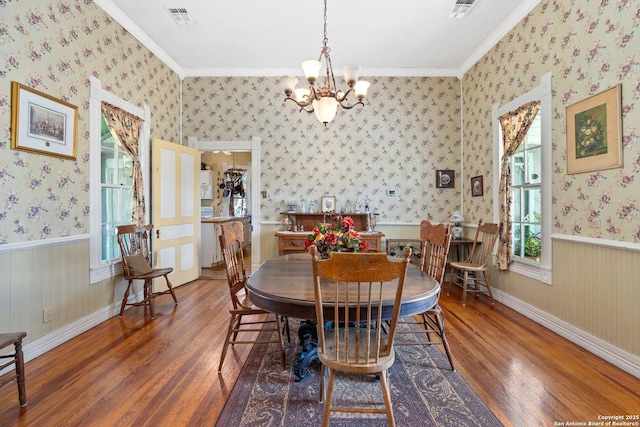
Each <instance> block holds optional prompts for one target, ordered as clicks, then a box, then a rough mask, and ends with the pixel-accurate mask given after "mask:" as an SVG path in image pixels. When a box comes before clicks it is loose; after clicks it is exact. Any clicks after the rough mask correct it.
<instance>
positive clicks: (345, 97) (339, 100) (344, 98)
mask: <svg viewBox="0 0 640 427" xmlns="http://www.w3.org/2000/svg"><path fill="white" fill-rule="evenodd" d="M353 90H354V89H353V88H349V90H348V91H346V92H345V93H344V94H343V95H342V96H338V92H336V101H338V102H339V103H342V101H345V100H346V99H347V96H349V94H350V93H351V92H353Z"/></svg>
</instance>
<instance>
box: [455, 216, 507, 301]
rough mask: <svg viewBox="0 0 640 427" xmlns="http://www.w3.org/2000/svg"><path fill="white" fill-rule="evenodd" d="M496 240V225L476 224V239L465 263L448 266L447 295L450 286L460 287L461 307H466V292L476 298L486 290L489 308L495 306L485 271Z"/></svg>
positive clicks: (487, 223) (488, 223)
mask: <svg viewBox="0 0 640 427" xmlns="http://www.w3.org/2000/svg"><path fill="white" fill-rule="evenodd" d="M497 239H498V224H493V223H490V222H486V223H483V222H482V221H480V222H478V228H477V229H476V237H475V239H474V241H473V246H472V247H471V252H470V253H469V257H468V258H467V259H466V260H465V261H462V262H457V261H454V262H452V263H451V264H450V265H451V276H450V277H449V283H448V285H447V295H449V291H450V290H451V285H452V284H454V285H457V286H460V287H461V288H462V305H466V303H467V292H473V293H475V295H476V298H477V297H478V296H479V294H480V293H484V289H486V291H487V295H488V296H489V298H490V299H491V306H492V307H493V306H494V305H495V303H494V301H493V294H492V293H491V285H490V283H489V276H488V275H487V270H488V269H489V264H490V262H491V257H492V253H493V247H494V245H495V244H496V240H497Z"/></svg>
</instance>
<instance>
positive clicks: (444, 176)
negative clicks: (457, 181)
mask: <svg viewBox="0 0 640 427" xmlns="http://www.w3.org/2000/svg"><path fill="white" fill-rule="evenodd" d="M454 178H455V174H454V172H453V170H451V169H446V170H436V188H453V187H454Z"/></svg>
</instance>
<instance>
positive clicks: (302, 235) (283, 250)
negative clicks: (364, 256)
mask: <svg viewBox="0 0 640 427" xmlns="http://www.w3.org/2000/svg"><path fill="white" fill-rule="evenodd" d="M312 229H313V227H311V228H309V230H308V231H278V232H276V237H277V238H278V253H279V254H280V255H286V254H290V253H294V252H304V241H305V240H307V237H309V234H310V233H311V230H312ZM305 230H306V226H305ZM358 234H360V238H361V239H363V240H364V241H366V242H367V247H368V249H367V252H380V251H381V250H382V238H383V237H384V234H382V233H379V232H377V231H374V232H372V233H367V232H364V231H358Z"/></svg>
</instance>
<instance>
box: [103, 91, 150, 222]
mask: <svg viewBox="0 0 640 427" xmlns="http://www.w3.org/2000/svg"><path fill="white" fill-rule="evenodd" d="M102 114H103V115H104V118H105V120H106V122H107V125H109V129H110V130H111V134H112V135H113V138H114V139H115V140H116V143H117V144H118V146H120V147H121V148H122V149H123V150H124V151H125V152H126V153H127V154H128V155H129V156H130V157H131V158H132V159H133V165H132V166H131V176H132V177H133V204H132V210H131V223H132V224H138V225H143V224H145V201H144V184H143V182H142V168H141V167H140V154H139V152H140V149H139V147H138V141H139V140H140V129H142V125H143V123H144V120H142V119H141V118H140V117H137V116H134V115H133V114H130V113H128V112H126V111H124V110H123V109H121V108H118V107H115V106H113V105H111V104H108V103H106V102H103V103H102Z"/></svg>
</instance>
